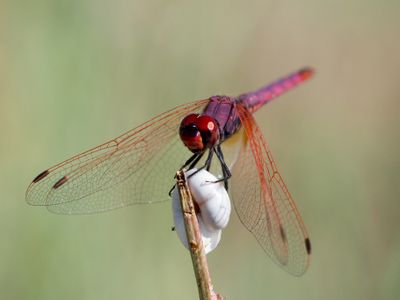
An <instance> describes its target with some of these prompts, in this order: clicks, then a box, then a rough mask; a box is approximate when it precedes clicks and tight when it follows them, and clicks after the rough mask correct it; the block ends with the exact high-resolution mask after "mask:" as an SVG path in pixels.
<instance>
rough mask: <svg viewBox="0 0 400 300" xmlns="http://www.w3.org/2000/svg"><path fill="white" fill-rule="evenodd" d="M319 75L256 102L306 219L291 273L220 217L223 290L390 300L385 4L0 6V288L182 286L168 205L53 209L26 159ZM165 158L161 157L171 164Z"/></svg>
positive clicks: (186, 260) (389, 74)
mask: <svg viewBox="0 0 400 300" xmlns="http://www.w3.org/2000/svg"><path fill="white" fill-rule="evenodd" d="M305 65H308V66H313V67H314V68H315V69H316V70H317V74H316V76H315V78H314V79H313V80H311V81H310V82H308V83H307V84H305V85H304V86H302V87H301V88H299V89H297V90H295V91H293V92H291V93H289V94H287V95H285V96H283V97H281V98H280V99H279V101H275V102H273V103H271V104H270V105H268V106H267V107H265V108H264V109H262V110H261V111H260V112H258V113H257V116H256V117H257V119H258V122H259V124H260V126H261V127H262V129H263V132H264V133H265V136H266V138H267V140H268V141H269V143H270V146H271V149H272V151H273V153H274V157H275V160H276V161H277V164H278V166H279V168H280V170H281V173H282V174H283V176H284V178H285V180H286V183H287V185H288V186H289V188H290V190H291V192H292V194H293V195H294V197H295V200H296V202H297V204H298V206H299V209H300V211H301V213H302V215H303V218H304V220H305V222H306V224H307V227H308V229H309V231H310V235H311V241H312V243H313V257H312V263H311V266H310V269H309V270H308V272H307V273H306V274H305V275H304V276H303V277H300V278H295V277H292V276H291V275H288V274H286V273H285V272H284V271H282V270H281V269H280V268H278V267H277V266H276V265H274V264H273V263H272V262H271V261H270V260H269V259H268V257H267V256H266V255H265V254H264V252H263V251H262V249H261V248H260V247H259V246H258V244H257V242H256V241H255V240H254V239H253V238H252V236H251V235H250V234H248V233H247V232H246V230H245V229H244V228H243V227H242V226H241V225H240V223H239V221H238V219H237V217H236V216H235V215H234V214H233V215H232V220H231V223H230V225H229V227H228V228H227V229H226V230H225V231H224V234H223V239H222V243H221V245H220V247H218V248H217V250H216V251H215V252H213V253H211V254H210V255H209V264H210V269H211V274H212V278H213V281H214V285H215V288H216V290H217V291H218V292H220V293H221V294H223V295H224V296H225V297H226V298H227V299H299V300H300V299H308V300H309V299H353V300H355V299H398V298H399V297H400V235H399V232H398V231H399V226H400V204H399V201H400V199H399V194H400V184H399V183H400V176H399V167H400V160H399V153H400V140H399V129H400V127H399V125H400V124H399V123H400V122H399V119H400V88H399V86H400V85H399V81H400V79H399V75H398V74H399V72H400V3H399V2H398V1H394V0H393V1H389V0H386V1H361V0H351V1H344V0H341V1H316V0H313V1H312V0H305V1H208V0H206V1H161V0H150V1H137V0H133V1H127V0H116V1H105V0H97V1H93V0H84V1H82V0H79V1H77V0H60V1H56V0H53V1H52V0H39V1H23V0H16V1H14V0H12V1H11V0H10V1H8V0H2V1H1V2H0V145H1V146H0V168H1V170H0V299H41V300H45V299H96V300H100V299H196V298H197V289H196V285H195V280H194V276H193V271H192V266H191V260H190V256H189V253H188V252H186V250H185V249H184V248H183V247H182V245H181V244H180V243H179V241H178V239H177V237H176V235H175V233H173V232H171V230H170V228H171V225H172V215H171V208H170V203H163V204H157V205H151V206H140V207H128V208H125V209H121V210H116V211H112V212H109V213H104V214H98V215H91V216H59V215H53V214H51V213H49V212H48V211H47V210H46V209H44V208H35V207H30V206H28V205H27V204H26V203H25V200H24V193H25V190H26V188H27V186H28V184H29V183H30V181H31V180H32V178H33V177H34V176H35V175H37V173H38V172H40V171H42V170H43V169H45V168H47V167H49V166H51V165H53V164H55V163H57V162H59V161H62V160H64V159H66V158H68V157H70V156H72V155H73V154H76V153H79V152H81V151H83V150H86V149H87V148H89V147H92V146H95V145H97V144H100V143H102V142H104V141H106V140H108V139H110V138H112V137H114V136H117V135H119V134H120V133H122V132H124V131H126V130H128V129H130V128H133V127H135V126H136V125H138V124H140V123H141V122H143V121H145V120H147V119H149V118H150V117H152V116H154V115H156V114H158V113H160V112H163V111H164V110H166V109H168V108H171V107H173V106H175V105H178V104H181V103H184V102H187V101H191V100H195V99H201V98H205V97H208V96H210V95H213V94H218V93H223V94H228V95H236V94H239V93H242V92H246V91H249V90H252V89H255V88H258V87H260V86H262V85H264V84H266V83H267V82H270V81H272V80H274V79H276V78H277V77H279V76H281V75H284V74H286V73H288V72H291V71H293V70H296V69H297V68H299V67H302V66H305ZM171 171H172V172H174V171H175V170H171Z"/></svg>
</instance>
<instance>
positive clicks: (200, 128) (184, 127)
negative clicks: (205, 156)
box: [179, 114, 219, 153]
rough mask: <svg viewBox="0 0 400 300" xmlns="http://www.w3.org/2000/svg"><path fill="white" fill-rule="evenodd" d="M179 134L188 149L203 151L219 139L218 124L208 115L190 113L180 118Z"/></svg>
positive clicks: (194, 151)
mask: <svg viewBox="0 0 400 300" xmlns="http://www.w3.org/2000/svg"><path fill="white" fill-rule="evenodd" d="M179 135H180V137H181V140H182V142H183V143H184V144H185V146H186V147H188V148H189V150H190V151H192V152H193V153H196V152H203V151H205V150H206V149H207V148H211V147H213V146H214V145H215V144H216V143H217V142H218V141H219V126H218V123H217V121H216V120H215V119H214V118H212V117H210V116H206V115H199V114H190V115H188V116H186V117H185V118H184V119H183V120H182V122H181V125H180V126H179Z"/></svg>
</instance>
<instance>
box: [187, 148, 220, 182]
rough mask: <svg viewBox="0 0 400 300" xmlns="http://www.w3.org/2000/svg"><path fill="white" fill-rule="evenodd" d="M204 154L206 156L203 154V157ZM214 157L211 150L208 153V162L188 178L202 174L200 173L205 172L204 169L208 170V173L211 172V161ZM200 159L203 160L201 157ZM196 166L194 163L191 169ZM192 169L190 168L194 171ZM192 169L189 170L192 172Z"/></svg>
mask: <svg viewBox="0 0 400 300" xmlns="http://www.w3.org/2000/svg"><path fill="white" fill-rule="evenodd" d="M203 154H204V152H202V153H201V156H203ZM213 155H214V152H213V151H212V150H211V149H210V150H209V152H208V156H207V159H206V162H205V163H204V165H203V166H201V167H200V168H198V169H197V170H196V171H194V172H193V173H192V174H190V175H189V176H188V177H191V176H193V175H194V174H196V173H198V172H200V171H201V170H203V169H206V170H207V171H209V170H210V166H211V161H212V158H213ZM200 158H201V157H200ZM200 158H199V159H198V160H196V163H198V161H199V160H200ZM194 166H195V164H193V163H192V164H191V167H192V168H193V167H194ZM192 168H190V169H192ZM190 169H189V170H190Z"/></svg>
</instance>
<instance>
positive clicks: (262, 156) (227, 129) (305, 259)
mask: <svg viewBox="0 0 400 300" xmlns="http://www.w3.org/2000/svg"><path fill="white" fill-rule="evenodd" d="M312 74H313V71H312V70H311V69H309V68H304V69H301V70H299V71H297V72H295V73H293V74H290V75H288V76H286V77H284V78H282V79H280V80H278V81H276V82H273V83H272V84H269V85H267V86H265V87H263V88H261V89H259V90H257V91H255V92H251V93H246V94H243V95H240V96H238V97H227V96H212V97H210V98H208V99H205V100H198V101H195V102H191V103H188V104H183V105H180V106H178V107H175V108H174V109H172V110H169V111H167V112H165V113H162V114H160V115H158V116H156V117H154V118H153V119H151V120H149V121H147V122H146V123H144V124H142V125H140V126H138V127H136V128H134V129H132V130H130V131H128V132H126V133H124V134H122V135H120V136H118V137H116V138H114V139H112V140H110V141H108V142H106V143H104V144H102V145H99V146H97V147H95V148H92V149H90V150H87V151H85V152H83V153H81V154H79V155H76V156H74V157H72V158H70V159H68V160H66V161H64V162H62V163H59V164H57V165H55V166H53V167H51V168H49V169H47V170H45V171H43V172H42V173H40V174H39V175H38V176H37V177H36V178H35V179H34V180H33V182H32V183H31V184H30V186H29V187H28V190H27V192H26V199H27V202H28V203H29V204H32V205H44V206H46V207H47V208H48V209H49V210H50V211H52V212H56V213H62V214H87V213H95V212H101V211H106V210H110V209H115V208H119V207H123V206H127V205H130V204H138V203H151V202H158V201H163V200H166V199H168V198H169V197H168V191H170V189H171V187H172V186H173V185H174V174H175V172H176V171H177V170H178V169H181V168H185V169H192V168H194V167H196V166H200V169H201V168H206V169H207V170H209V169H210V168H215V166H220V167H221V169H220V170H222V179H221V180H223V181H224V182H225V186H226V188H228V179H229V178H230V177H231V180H230V181H231V182H230V184H229V187H230V192H231V194H232V199H233V203H234V206H235V209H236V212H237V214H238V216H239V219H240V220H241V222H242V223H243V225H244V226H245V227H246V228H247V229H248V230H249V231H250V232H251V233H252V234H253V235H254V236H255V238H256V239H257V241H258V242H259V244H260V245H261V247H262V248H263V249H264V250H265V252H266V253H267V254H268V255H269V256H270V257H271V258H272V259H273V260H274V261H275V262H276V263H277V264H279V265H280V266H282V267H283V268H284V269H285V270H286V271H288V272H289V273H292V274H294V275H301V274H303V273H304V272H305V270H306V269H307V267H308V264H309V260H310V254H311V243H310V239H309V236H308V233H307V230H306V228H305V226H304V223H303V221H302V219H301V216H300V214H299V212H298V210H297V208H296V205H295V203H294V201H293V200H292V197H291V195H290V193H289V191H288V189H287V188H286V185H285V183H284V182H283V179H282V177H281V175H280V174H279V172H278V170H277V168H276V165H275V162H274V160H273V158H272V155H271V152H270V150H269V148H268V146H267V143H266V141H265V139H264V137H263V135H262V133H261V130H260V128H259V127H258V125H257V123H256V122H255V120H254V117H253V115H252V114H253V113H254V112H255V111H256V110H258V109H259V108H260V107H262V106H263V105H264V104H266V103H268V102H269V101H271V100H272V99H273V98H275V97H277V96H279V95H281V94H282V93H284V92H286V91H288V90H290V89H292V88H294V87H295V86H297V85H298V84H300V83H301V82H303V81H304V80H306V79H308V78H309V77H311V75H312ZM182 142H183V143H182ZM230 142H231V143H230ZM229 144H231V145H230V147H229ZM232 146H233V147H232ZM228 148H230V149H238V151H236V154H235V155H233V158H232V159H231V161H230V162H229V163H228V160H229V158H228V157H229V155H227V153H228V150H226V149H228ZM188 149H189V150H190V151H191V152H192V155H191V156H190V155H189V154H190V152H189V151H188ZM203 154H207V155H204V156H203ZM214 155H215V156H216V158H217V160H218V161H219V163H218V164H215V163H214V164H212V162H214V161H217V160H216V159H214V160H213V156H214ZM231 156H232V155H231Z"/></svg>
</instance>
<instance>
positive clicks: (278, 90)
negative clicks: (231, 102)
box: [237, 68, 314, 112]
mask: <svg viewBox="0 0 400 300" xmlns="http://www.w3.org/2000/svg"><path fill="white" fill-rule="evenodd" d="M313 73H314V71H313V70H312V69H310V68H304V69H301V70H299V71H297V72H295V73H292V74H290V75H288V76H286V77H283V78H281V79H279V80H277V81H275V82H273V83H271V84H269V85H267V86H265V87H262V88H261V89H259V90H257V91H255V92H251V93H246V94H242V95H240V96H239V97H238V100H237V101H238V103H241V104H242V105H243V106H245V107H246V108H247V109H248V110H249V111H250V112H255V111H256V110H258V109H259V108H260V107H261V106H263V105H264V104H266V103H268V102H269V101H271V100H272V99H274V98H276V97H278V96H280V95H281V94H283V93H285V92H287V91H289V90H291V89H292V88H294V87H296V86H297V85H298V84H300V83H302V82H303V81H304V80H306V79H308V78H310V77H311V76H312V74H313Z"/></svg>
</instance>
